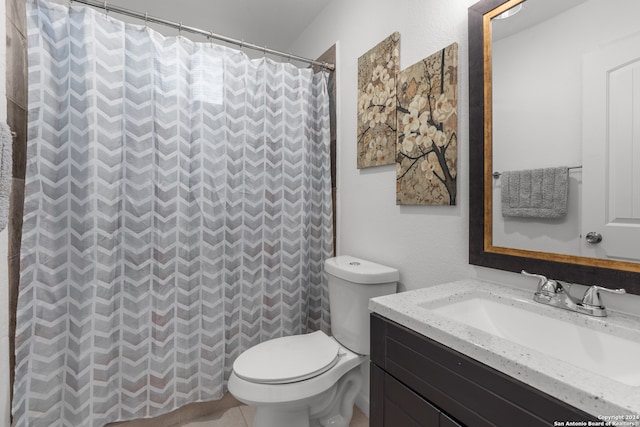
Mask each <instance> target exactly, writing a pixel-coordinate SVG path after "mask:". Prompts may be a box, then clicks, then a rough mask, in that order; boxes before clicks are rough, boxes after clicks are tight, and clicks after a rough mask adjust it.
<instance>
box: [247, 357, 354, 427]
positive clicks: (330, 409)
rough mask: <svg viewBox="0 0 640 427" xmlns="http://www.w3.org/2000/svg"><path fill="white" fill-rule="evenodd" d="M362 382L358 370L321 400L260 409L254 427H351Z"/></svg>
mask: <svg viewBox="0 0 640 427" xmlns="http://www.w3.org/2000/svg"><path fill="white" fill-rule="evenodd" d="M362 382H363V380H362V376H361V374H360V368H359V367H357V368H355V369H352V370H351V371H349V372H348V373H346V374H345V375H344V376H343V377H342V378H340V380H339V381H338V383H337V384H335V385H334V386H333V387H331V388H330V389H328V390H326V391H324V392H322V393H321V394H319V395H317V396H314V397H310V398H307V399H303V400H300V401H297V402H290V403H286V404H272V405H257V406H256V414H255V417H254V419H253V427H329V426H330V427H349V423H350V422H351V417H352V416H353V405H354V402H355V399H356V396H357V395H358V392H359V391H360V389H361V388H362Z"/></svg>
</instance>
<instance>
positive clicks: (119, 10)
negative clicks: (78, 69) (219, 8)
mask: <svg viewBox="0 0 640 427" xmlns="http://www.w3.org/2000/svg"><path fill="white" fill-rule="evenodd" d="M70 1H71V3H74V2H75V3H82V4H86V5H87V6H93V7H95V8H99V9H103V10H104V11H105V12H109V11H113V12H116V13H119V14H121V15H126V16H130V17H132V18H137V19H141V20H143V21H145V22H153V23H155V24H162V25H166V26H167V27H172V28H175V29H177V30H178V31H187V32H189V33H194V34H200V35H203V36H205V37H207V38H208V39H215V40H220V41H223V42H226V43H230V44H235V45H237V46H240V48H241V49H242V48H243V47H246V48H249V49H253V50H258V51H262V52H264V54H265V55H266V54H267V53H268V54H270V55H276V56H280V57H283V58H287V59H289V60H291V59H293V60H295V61H300V62H305V63H307V64H311V65H317V66H319V67H322V68H324V69H326V70H329V71H335V69H336V67H335V65H334V64H330V63H328V62H320V61H316V60H313V59H309V58H304V57H302V56H298V55H292V54H290V53H285V52H280V51H278V50H274V49H269V48H267V47H262V46H258V45H256V44H253V43H245V42H244V41H241V40H236V39H233V38H231V37H227V36H222V35H220V34H215V33H213V32H212V31H205V30H201V29H200V28H195V27H190V26H188V25H182V22H173V21H168V20H166V19H162V18H158V17H156V16H151V15H149V14H148V13H140V12H136V11H133V10H129V9H125V8H122V7H119V6H113V5H110V4H108V3H107V2H106V1H105V2H102V3H101V2H97V1H91V0H70Z"/></svg>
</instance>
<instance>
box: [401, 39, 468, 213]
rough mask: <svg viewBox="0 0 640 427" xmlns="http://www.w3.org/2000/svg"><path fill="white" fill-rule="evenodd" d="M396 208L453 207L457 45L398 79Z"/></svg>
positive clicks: (413, 66) (456, 138)
mask: <svg viewBox="0 0 640 427" xmlns="http://www.w3.org/2000/svg"><path fill="white" fill-rule="evenodd" d="M397 84H398V103H397V114H398V116H397V120H398V130H397V136H398V141H397V144H396V156H395V160H396V171H397V176H396V180H397V181H396V203H397V204H399V205H455V204H456V191H457V183H456V177H457V161H458V135H457V127H458V117H457V107H458V45H457V43H454V44H451V45H449V46H447V47H445V48H444V49H442V50H441V51H439V52H438V53H435V54H433V55H431V56H429V57H428V58H426V59H424V60H422V61H420V62H418V63H417V64H414V65H412V66H411V67H409V68H407V69H406V70H403V71H402V72H400V73H399V76H398V82H397Z"/></svg>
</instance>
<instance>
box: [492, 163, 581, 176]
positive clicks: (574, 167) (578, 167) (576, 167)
mask: <svg viewBox="0 0 640 427" xmlns="http://www.w3.org/2000/svg"><path fill="white" fill-rule="evenodd" d="M567 169H582V165H580V166H571V167H568V168H567ZM500 175H502V172H498V171H495V172H494V173H492V174H491V176H493V179H498V178H500Z"/></svg>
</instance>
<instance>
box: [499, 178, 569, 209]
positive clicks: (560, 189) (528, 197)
mask: <svg viewBox="0 0 640 427" xmlns="http://www.w3.org/2000/svg"><path fill="white" fill-rule="evenodd" d="M500 181H501V186H502V193H501V195H502V216H506V217H523V218H561V217H563V216H565V215H566V214H567V198H568V193H569V192H568V190H569V168H568V167H566V166H562V167H556V168H545V169H531V170H522V171H508V172H503V173H502V175H500Z"/></svg>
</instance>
